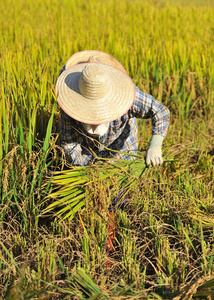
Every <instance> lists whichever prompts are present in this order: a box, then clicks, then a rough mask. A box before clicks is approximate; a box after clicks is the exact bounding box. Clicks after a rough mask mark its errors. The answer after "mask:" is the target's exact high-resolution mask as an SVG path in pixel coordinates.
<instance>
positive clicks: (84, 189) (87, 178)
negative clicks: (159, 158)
mask: <svg viewBox="0 0 214 300" xmlns="http://www.w3.org/2000/svg"><path fill="white" fill-rule="evenodd" d="M105 148H106V147H105ZM117 152H120V153H123V152H121V151H117ZM123 154H127V153H123ZM94 155H95V154H94ZM132 156H135V158H136V159H135V160H132V161H127V160H121V159H118V160H117V159H114V160H112V161H109V159H105V158H104V159H103V158H99V157H97V156H96V157H95V158H96V159H97V160H99V162H98V163H97V164H93V165H89V166H84V167H71V168H70V169H69V170H63V171H58V172H55V173H53V176H52V181H51V182H52V185H53V190H52V192H51V193H50V194H49V195H48V196H47V197H46V198H45V200H44V202H43V203H42V204H44V203H47V202H49V201H50V199H53V202H52V203H50V204H49V205H48V206H47V207H46V208H45V209H44V210H43V211H42V213H41V214H42V215H44V214H47V213H50V212H52V213H53V212H54V216H55V217H56V218H62V219H63V220H69V221H70V220H72V219H73V217H74V216H75V214H76V212H79V211H80V210H84V209H85V207H86V203H89V205H90V201H91V202H92V201H93V199H94V197H95V191H96V186H97V185H98V186H102V187H107V188H108V190H110V195H111V196H110V198H111V199H106V201H107V200H108V201H110V203H111V200H112V199H113V198H114V197H118V196H119V195H120V196H119V201H123V199H124V198H125V196H126V195H127V194H128V193H129V191H130V190H131V188H132V186H133V184H134V183H135V182H136V180H139V178H140V177H142V176H143V174H144V173H145V172H146V171H147V169H148V168H147V167H146V164H145V160H144V157H143V156H142V155H139V154H137V155H134V154H132ZM116 162H117V163H116ZM115 180H116V182H117V185H116V186H117V188H116V187H115V184H114V183H115ZM89 189H90V191H89ZM106 198H108V197H107V195H106ZM91 205H92V203H91Z"/></svg>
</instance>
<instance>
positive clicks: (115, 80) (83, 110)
mask: <svg viewBox="0 0 214 300" xmlns="http://www.w3.org/2000/svg"><path fill="white" fill-rule="evenodd" d="M90 64H94V63H90ZM95 64H97V63H95ZM98 64H99V63H98ZM86 65H87V63H84V64H78V65H75V66H73V67H70V68H69V69H67V70H65V71H64V72H63V73H62V74H61V75H60V76H59V78H58V80H57V83H56V89H55V93H56V98H57V101H58V103H59V105H60V107H61V108H62V109H63V110H64V112H65V113H66V114H67V115H69V116H70V117H72V118H73V119H75V120H77V121H80V122H82V123H86V124H93V125H98V124H104V123H108V122H111V121H113V120H116V119H118V118H119V117H121V116H122V115H123V114H125V113H126V112H127V111H128V110H129V108H130V107H131V106H132V104H133V102H134V99H135V87H134V84H133V82H132V80H131V78H130V77H129V76H128V75H126V74H124V73H123V72H121V71H120V70H118V69H116V68H114V67H111V66H109V65H104V64H100V65H103V66H105V70H106V72H107V73H108V75H109V79H110V86H111V89H110V91H109V92H108V94H107V95H106V96H104V97H103V98H101V99H98V100H92V99H89V98H86V97H84V96H83V95H81V93H80V91H79V80H80V76H81V73H82V70H83V69H84V67H85V66H86Z"/></svg>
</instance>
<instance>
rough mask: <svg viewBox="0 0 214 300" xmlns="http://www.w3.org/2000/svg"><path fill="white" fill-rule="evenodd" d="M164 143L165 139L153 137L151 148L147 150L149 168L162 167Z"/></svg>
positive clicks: (157, 136) (158, 136)
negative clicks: (162, 147)
mask: <svg viewBox="0 0 214 300" xmlns="http://www.w3.org/2000/svg"><path fill="white" fill-rule="evenodd" d="M162 142H163V137H162V136H160V135H153V136H152V138H151V140H150V144H149V148H148V149H147V152H146V165H147V167H148V166H149V165H150V163H151V165H152V166H153V167H155V166H160V165H161V164H162V163H163V158H162V150H161V146H162Z"/></svg>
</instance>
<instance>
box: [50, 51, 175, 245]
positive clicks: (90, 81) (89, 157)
mask: <svg viewBox="0 0 214 300" xmlns="http://www.w3.org/2000/svg"><path fill="white" fill-rule="evenodd" d="M56 97H57V100H58V103H59V105H60V107H61V122H60V127H61V144H62V147H63V149H64V151H65V155H66V158H67V160H68V161H69V162H70V163H71V164H72V165H74V166H86V165H88V164H91V163H93V162H94V161H96V156H97V157H102V158H109V160H111V159H123V160H132V159H134V157H133V156H131V155H129V154H136V153H137V149H138V128H137V121H136V118H140V119H148V118H151V119H152V126H153V129H152V135H151V140H150V143H149V147H148V149H147V152H146V164H147V166H149V165H152V166H159V165H161V164H162V162H163V159H162V151H161V146H162V142H163V139H164V137H165V136H166V134H167V129H168V126H169V110H168V109H167V108H166V107H165V106H164V105H163V104H161V103H160V102H158V101H157V100H155V99H154V98H153V97H152V96H150V95H147V94H145V93H143V92H142V91H140V90H139V89H138V88H137V87H136V86H135V85H134V84H133V82H132V80H131V78H130V77H129V76H128V75H127V73H126V70H125V69H124V68H123V66H122V65H121V64H120V63H119V62H118V61H117V60H116V59H115V58H114V57H112V56H110V55H109V54H107V53H104V52H100V51H94V50H87V51H81V52H78V53H76V54H74V55H73V56H71V57H70V59H69V60H68V61H67V63H66V65H65V66H64V67H63V69H62V71H61V75H60V76H59V78H58V80H57V83H56ZM117 151H120V152H117ZM121 197H122V196H121V193H119V194H118V196H117V197H115V198H114V199H113V203H112V205H111V207H110V208H109V211H110V212H109V215H110V218H109V222H108V238H107V247H108V248H109V250H110V251H113V249H114V248H113V240H114V210H115V207H118V202H122V201H121ZM124 203H125V202H124V201H123V202H122V203H120V204H119V205H120V206H119V207H120V208H121V206H122V207H123V206H124ZM112 207H113V210H112Z"/></svg>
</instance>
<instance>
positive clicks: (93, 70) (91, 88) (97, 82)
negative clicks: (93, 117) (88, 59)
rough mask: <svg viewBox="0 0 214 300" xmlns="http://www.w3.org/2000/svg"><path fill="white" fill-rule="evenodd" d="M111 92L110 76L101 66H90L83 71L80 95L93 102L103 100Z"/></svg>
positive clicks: (94, 64)
mask: <svg viewBox="0 0 214 300" xmlns="http://www.w3.org/2000/svg"><path fill="white" fill-rule="evenodd" d="M110 90H111V84H110V80H109V75H108V73H107V72H106V70H105V67H104V66H103V65H101V64H96V63H93V64H88V65H86V66H85V68H84V69H83V71H82V74H81V77H80V81H79V91H80V93H81V94H82V95H83V96H84V97H86V98H88V99H91V100H98V99H102V98H104V97H105V96H107V95H108V93H109V92H110Z"/></svg>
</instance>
